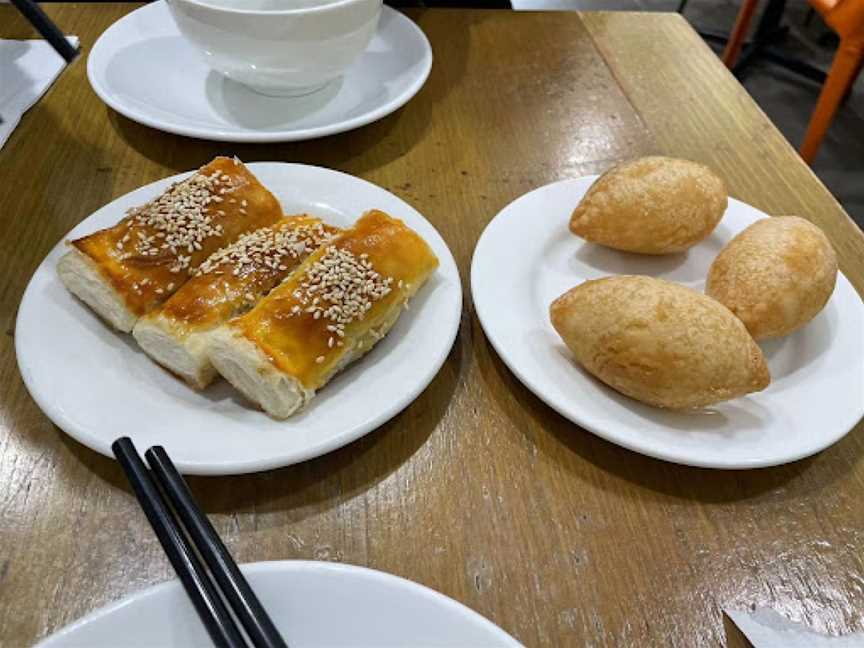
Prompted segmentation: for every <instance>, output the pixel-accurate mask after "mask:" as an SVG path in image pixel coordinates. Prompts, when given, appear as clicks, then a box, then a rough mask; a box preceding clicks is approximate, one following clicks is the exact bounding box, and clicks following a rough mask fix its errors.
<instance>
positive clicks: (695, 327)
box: [549, 275, 771, 409]
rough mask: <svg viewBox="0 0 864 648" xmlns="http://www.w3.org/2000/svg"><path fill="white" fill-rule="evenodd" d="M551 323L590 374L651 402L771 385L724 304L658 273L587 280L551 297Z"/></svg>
mask: <svg viewBox="0 0 864 648" xmlns="http://www.w3.org/2000/svg"><path fill="white" fill-rule="evenodd" d="M549 312H550V316H551V319H552V326H554V327H555V330H556V331H558V334H559V335H560V336H561V338H562V339H563V340H564V342H565V344H566V345H567V346H568V347H569V348H570V350H571V351H572V352H573V355H574V356H575V357H576V360H578V361H579V363H580V364H581V365H582V366H583V367H584V368H585V369H586V370H587V371H588V372H590V373H591V374H593V375H594V376H595V377H597V378H599V379H600V380H602V381H603V382H604V383H606V384H607V385H609V386H610V387H612V388H614V389H616V390H618V391H619V392H621V393H622V394H626V395H627V396H630V397H631V398H635V399H636V400H639V401H642V402H643V403H647V404H649V405H654V406H656V407H667V408H672V409H686V408H693V407H704V406H707V405H711V404H713V403H718V402H720V401H725V400H729V399H732V398H737V397H738V396H743V395H744V394H748V393H750V392H754V391H759V390H762V389H764V388H765V387H767V386H768V383H769V382H770V381H771V377H770V375H769V374H768V367H767V365H766V364H765V358H764V357H763V356H762V351H761V350H760V349H759V347H758V346H757V345H756V343H755V342H754V341H753V338H751V337H750V335H749V334H748V333H747V329H745V328H744V325H743V324H742V323H741V321H740V320H739V319H737V318H736V317H735V316H734V315H733V314H732V313H731V312H730V311H729V310H728V309H727V308H726V307H725V306H723V305H722V304H720V303H718V302H716V301H714V300H713V299H711V298H710V297H706V296H705V295H703V294H702V293H699V292H696V291H695V290H691V289H690V288H686V287H684V286H679V285H677V284H674V283H670V282H668V281H663V280H661V279H654V278H652V277H639V276H632V275H623V276H618V277H607V278H605V279H597V280H594V281H586V282H584V283H582V284H580V285H578V286H576V287H575V288H572V289H571V290H569V291H567V292H566V293H564V294H563V295H561V297H559V298H558V299H556V300H555V301H554V302H552V305H551V307H550V309H549Z"/></svg>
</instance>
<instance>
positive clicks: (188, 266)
mask: <svg viewBox="0 0 864 648" xmlns="http://www.w3.org/2000/svg"><path fill="white" fill-rule="evenodd" d="M160 201H161V202H160ZM177 205H181V207H180V209H179V210H178V209H177V208H176V206H177ZM281 217H282V207H281V206H280V205H279V202H278V201H277V200H276V198H275V197H274V196H273V195H272V194H271V193H270V192H269V191H267V189H266V188H264V186H263V185H262V184H261V183H260V182H258V180H257V178H255V176H254V175H252V173H251V172H250V171H249V170H248V169H247V168H246V167H245V166H244V165H243V164H242V163H241V162H240V161H239V160H236V159H231V158H226V157H217V158H215V159H214V160H213V161H212V162H210V163H209V164H206V165H205V166H203V167H201V168H200V169H199V170H198V172H197V173H195V174H193V176H192V177H191V178H189V179H188V180H184V181H182V182H179V183H176V184H175V185H172V186H171V187H169V188H168V189H167V190H166V191H165V192H163V193H162V194H161V195H160V196H158V197H157V198H156V199H155V200H153V201H151V202H149V203H147V204H146V205H144V206H142V207H139V208H136V209H133V210H130V211H129V212H128V213H127V215H126V217H125V218H123V220H121V221H120V222H119V223H117V224H116V225H115V226H113V227H109V228H107V229H103V230H99V231H98V232H95V233H93V234H90V235H89V236H85V237H83V238H79V239H76V240H74V241H71V242H70V245H72V246H73V247H75V248H76V249H77V250H78V251H80V252H81V253H82V254H85V255H87V256H88V257H89V258H90V259H91V260H92V261H93V263H94V264H96V266H97V267H98V268H99V271H100V273H101V274H102V276H103V277H104V278H105V280H106V281H107V282H109V283H110V285H111V286H112V287H113V289H114V290H115V291H116V292H117V294H118V295H119V296H120V297H121V298H122V299H123V301H124V302H125V305H126V307H127V308H128V309H129V311H131V312H132V313H133V314H134V315H136V316H138V317H140V316H142V315H144V314H146V313H148V312H150V311H152V310H153V309H154V308H156V307H157V306H159V304H161V303H162V302H164V301H165V300H166V299H168V297H170V296H171V295H172V294H173V293H174V292H175V291H176V290H178V289H179V288H180V286H182V285H183V284H184V283H185V282H186V280H187V279H189V276H190V272H191V271H193V270H194V269H195V268H196V267H197V266H198V264H200V263H201V262H202V261H204V260H205V259H206V258H207V257H208V256H210V255H211V254H212V253H213V252H215V251H216V250H218V249H219V248H221V247H223V246H225V245H228V244H229V243H232V242H234V241H235V240H236V239H237V238H238V237H239V236H241V235H242V234H244V233H246V232H249V231H252V230H256V229H258V228H260V227H264V226H266V225H271V224H273V223H275V222H277V221H278V220H279V219H280V218H281ZM169 244H170V245H169ZM175 244H176V245H175ZM171 245H173V247H171Z"/></svg>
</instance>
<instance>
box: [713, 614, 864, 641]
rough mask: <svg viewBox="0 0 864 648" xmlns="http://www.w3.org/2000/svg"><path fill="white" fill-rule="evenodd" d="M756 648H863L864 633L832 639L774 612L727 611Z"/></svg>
mask: <svg viewBox="0 0 864 648" xmlns="http://www.w3.org/2000/svg"><path fill="white" fill-rule="evenodd" d="M724 612H726V614H727V615H728V616H729V618H730V619H732V621H733V622H734V623H735V625H736V626H738V629H739V630H741V632H743V633H744V636H745V637H747V640H748V641H749V642H750V643H751V644H753V646H754V648H862V647H864V634H861V633H855V634H849V635H843V636H841V637H829V636H828V635H823V634H819V633H818V632H814V631H813V630H810V629H809V628H807V627H805V626H803V625H801V624H800V623H794V622H792V621H790V620H789V619H787V618H786V617H783V616H781V615H779V614H777V612H775V611H774V610H769V609H768V608H756V609H755V610H753V611H752V612H748V611H743V610H724Z"/></svg>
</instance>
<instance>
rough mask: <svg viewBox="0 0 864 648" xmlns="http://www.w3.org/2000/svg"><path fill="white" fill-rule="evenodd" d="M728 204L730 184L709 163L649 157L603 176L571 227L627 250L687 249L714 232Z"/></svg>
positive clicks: (666, 251)
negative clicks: (706, 164) (727, 190)
mask: <svg viewBox="0 0 864 648" xmlns="http://www.w3.org/2000/svg"><path fill="white" fill-rule="evenodd" d="M726 203H727V197H726V187H725V185H724V184H723V181H722V180H721V179H720V178H719V177H717V175H716V174H715V173H714V172H713V171H711V169H709V168H708V167H706V166H703V165H701V164H697V163H696V162H690V161H689V160H678V159H675V158H668V157H661V156H652V157H644V158H639V159H636V160H631V161H629V162H624V163H622V164H619V165H618V166H615V167H613V168H611V169H609V170H608V171H606V173H604V174H603V175H602V176H600V177H599V178H598V179H597V180H596V181H595V182H594V184H593V185H591V188H590V189H589V190H588V193H586V194H585V197H584V198H583V199H582V202H580V203H579V205H578V206H577V207H576V209H575V210H574V211H573V215H572V216H571V217H570V231H571V232H573V233H574V234H576V235H577V236H581V237H582V238H584V239H585V240H587V241H591V242H592V243H599V244H600V245H605V246H607V247H611V248H615V249H617V250H624V251H627V252H639V253H642V254H669V253H672V252H681V251H683V250H686V249H687V248H689V247H691V246H692V245H695V244H696V243H698V242H699V241H701V240H703V239H705V238H706V237H707V236H708V235H709V234H711V232H712V231H714V228H715V227H716V226H717V223H719V222H720V219H721V218H723V213H724V212H725V211H726Z"/></svg>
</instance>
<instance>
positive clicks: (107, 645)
mask: <svg viewBox="0 0 864 648" xmlns="http://www.w3.org/2000/svg"><path fill="white" fill-rule="evenodd" d="M240 569H241V570H242V571H243V573H244V574H245V575H246V577H247V578H248V580H249V583H250V585H252V588H253V589H254V590H255V593H256V594H257V595H258V598H259V599H261V603H262V604H263V605H264V608H265V609H266V610H267V612H268V614H269V615H270V617H271V618H272V619H273V623H275V624H276V627H277V628H278V630H279V632H280V634H281V635H282V637H283V638H284V639H285V640H286V643H287V644H288V645H289V646H291V648H313V647H320V648H325V647H327V648H332V647H334V646H339V647H340V648H350V647H354V648H371V647H373V646H374V647H375V648H386V647H388V646H392V647H394V648H395V647H396V646H400V647H401V646H424V647H428V648H431V647H433V646H436V647H444V646H448V647H453V648H464V647H466V646H483V648H494V647H500V648H505V647H506V648H518V647H519V646H521V644H520V643H519V642H518V641H516V640H515V639H513V638H512V637H511V636H510V635H508V634H507V633H506V632H504V631H503V630H501V629H500V628H499V627H498V626H496V625H493V624H492V623H491V622H490V621H487V620H486V619H485V618H483V617H482V616H480V615H479V614H477V613H476V612H474V611H473V610H470V609H469V608H467V607H465V606H464V605H462V604H461V603H457V602H456V601H454V600H453V599H451V598H448V597H446V596H444V595H443V594H439V593H438V592H436V591H435V590H431V589H429V588H428V587H424V586H423V585H418V584H417V583H414V582H412V581H409V580H405V579H404V578H399V577H398V576H392V575H391V574H385V573H384V572H380V571H374V570H372V569H366V568H364V567H354V566H351V565H343V564H336V563H326V562H311V561H300V560H297V561H293V560H291V561H287V560H286V561H281V562H259V563H250V564H247V565H241V566H240ZM121 645H122V646H125V647H128V648H132V647H134V646H140V647H141V648H145V647H147V648H152V647H153V646H160V647H161V648H173V647H176V648H187V647H189V646H212V645H213V644H212V643H211V642H210V640H209V638H208V636H207V633H206V631H205V630H204V628H203V626H202V625H201V622H200V620H199V619H198V617H197V616H196V614H195V609H194V608H193V607H192V604H191V603H190V602H189V600H188V599H187V598H186V595H185V594H184V592H183V588H182V586H181V585H180V582H179V581H178V580H172V581H169V582H167V583H162V584H161V585H155V586H154V587H150V588H148V589H146V590H144V591H143V592H139V593H137V594H133V595H132V596H130V597H128V598H126V599H124V600H122V601H120V602H119V603H114V604H112V605H109V606H107V607H104V608H102V609H100V610H97V611H96V612H93V613H92V614H90V615H88V616H86V617H84V618H83V619H81V620H79V621H76V622H75V623H73V624H72V625H69V626H67V627H65V628H63V629H62V630H60V631H59V632H57V633H56V634H54V635H52V636H51V637H49V638H48V639H46V640H45V641H43V642H42V643H40V644H38V647H39V648H61V647H64V648H66V647H71V646H87V648H100V647H103V646H104V648H116V647H117V646H121Z"/></svg>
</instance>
